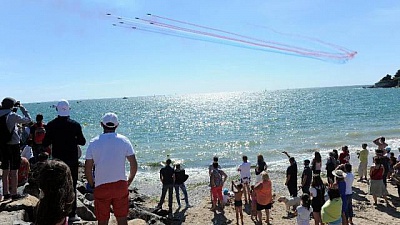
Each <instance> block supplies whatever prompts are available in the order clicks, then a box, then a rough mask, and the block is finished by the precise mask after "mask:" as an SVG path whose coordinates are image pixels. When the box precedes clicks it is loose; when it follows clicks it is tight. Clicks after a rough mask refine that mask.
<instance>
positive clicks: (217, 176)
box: [211, 169, 222, 187]
mask: <svg viewBox="0 0 400 225" xmlns="http://www.w3.org/2000/svg"><path fill="white" fill-rule="evenodd" d="M211 179H212V180H213V181H214V187H219V186H222V175H221V173H220V172H219V170H218V169H213V171H212V172H211Z"/></svg>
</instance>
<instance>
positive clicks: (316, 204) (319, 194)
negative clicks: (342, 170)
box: [310, 175, 325, 225]
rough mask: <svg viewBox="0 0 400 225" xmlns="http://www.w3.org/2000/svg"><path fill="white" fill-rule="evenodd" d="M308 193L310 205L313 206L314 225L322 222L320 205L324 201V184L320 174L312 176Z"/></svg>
mask: <svg viewBox="0 0 400 225" xmlns="http://www.w3.org/2000/svg"><path fill="white" fill-rule="evenodd" d="M310 195H311V197H312V201H311V205H312V208H313V217H314V222H315V225H320V224H322V221H321V207H322V206H323V205H324V203H325V185H324V183H323V182H322V179H321V177H320V176H318V175H315V176H313V179H312V183H311V188H310Z"/></svg>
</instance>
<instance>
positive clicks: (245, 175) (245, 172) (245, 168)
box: [238, 155, 251, 204]
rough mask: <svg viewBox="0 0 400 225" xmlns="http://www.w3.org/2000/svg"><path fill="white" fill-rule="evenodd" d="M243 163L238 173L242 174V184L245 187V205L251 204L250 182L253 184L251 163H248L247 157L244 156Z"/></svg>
mask: <svg viewBox="0 0 400 225" xmlns="http://www.w3.org/2000/svg"><path fill="white" fill-rule="evenodd" d="M242 160H243V163H242V164H241V165H240V166H239V168H238V171H239V172H240V183H241V184H242V185H243V194H244V199H245V200H244V201H245V204H248V203H249V200H250V182H251V173H250V170H251V163H250V162H249V161H247V156H245V155H244V156H242Z"/></svg>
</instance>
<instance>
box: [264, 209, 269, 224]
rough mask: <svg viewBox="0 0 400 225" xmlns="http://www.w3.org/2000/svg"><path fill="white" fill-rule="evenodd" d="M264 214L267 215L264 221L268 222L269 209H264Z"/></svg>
mask: <svg viewBox="0 0 400 225" xmlns="http://www.w3.org/2000/svg"><path fill="white" fill-rule="evenodd" d="M265 214H266V215H267V219H266V221H265V222H267V224H269V209H266V210H265Z"/></svg>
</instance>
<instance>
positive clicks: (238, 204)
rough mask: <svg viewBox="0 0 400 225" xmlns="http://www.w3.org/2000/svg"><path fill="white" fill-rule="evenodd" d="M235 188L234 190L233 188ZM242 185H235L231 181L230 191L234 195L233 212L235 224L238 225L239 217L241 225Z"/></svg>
mask: <svg viewBox="0 0 400 225" xmlns="http://www.w3.org/2000/svg"><path fill="white" fill-rule="evenodd" d="M233 187H235V189H236V190H235V189H234V188H233ZM242 188H243V185H242V184H238V185H236V184H235V182H234V181H232V188H231V189H232V191H233V193H234V194H235V210H236V224H239V215H240V221H241V222H242V225H243V212H242V211H243V210H242V205H243V202H242V195H243V190H242Z"/></svg>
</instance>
